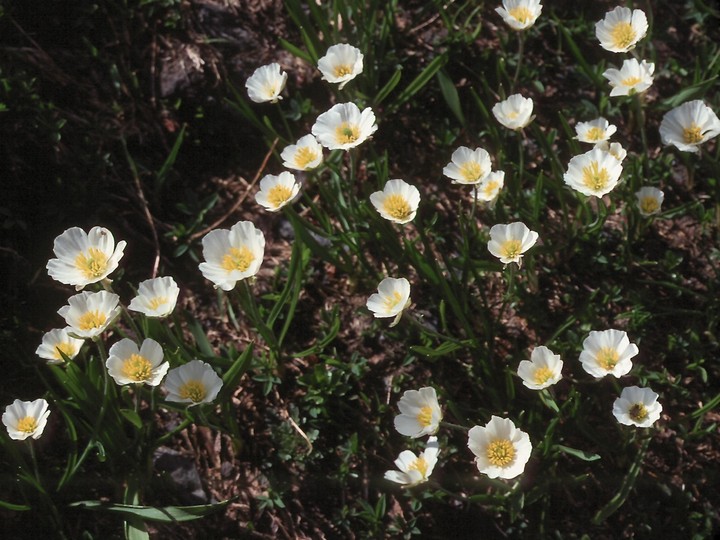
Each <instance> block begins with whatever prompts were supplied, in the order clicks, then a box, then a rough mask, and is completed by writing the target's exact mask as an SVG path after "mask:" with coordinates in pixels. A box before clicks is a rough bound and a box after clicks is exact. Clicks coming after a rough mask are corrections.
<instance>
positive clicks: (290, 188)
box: [255, 171, 300, 212]
mask: <svg viewBox="0 0 720 540" xmlns="http://www.w3.org/2000/svg"><path fill="white" fill-rule="evenodd" d="M299 193H300V184H298V183H297V180H295V176H294V175H293V174H292V173H289V172H287V171H284V172H281V173H280V174H278V175H277V176H275V175H274V174H267V175H265V176H264V177H263V179H262V180H260V191H258V192H257V194H256V195H255V201H256V202H257V203H258V204H259V205H260V206H262V207H263V208H265V209H266V210H269V211H270V212H277V211H278V210H280V209H281V208H282V207H283V206H285V205H286V204H288V203H291V202H292V201H293V200H294V199H295V198H296V197H297V196H298V194H299Z"/></svg>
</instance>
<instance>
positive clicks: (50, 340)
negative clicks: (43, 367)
mask: <svg viewBox="0 0 720 540" xmlns="http://www.w3.org/2000/svg"><path fill="white" fill-rule="evenodd" d="M83 343H85V341H84V340H82V339H77V338H74V337H72V336H71V335H70V334H69V333H68V329H67V328H61V329H58V328H56V329H55V330H50V331H49V332H46V333H45V334H44V335H43V338H42V343H41V344H40V346H39V347H38V348H37V350H36V351H35V354H37V355H38V356H39V357H40V358H44V359H45V360H47V361H48V364H62V363H63V362H65V358H63V355H65V356H66V357H67V358H69V359H70V360H72V359H73V358H75V357H76V356H77V354H78V353H79V352H80V347H82V344H83Z"/></svg>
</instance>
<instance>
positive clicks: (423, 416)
mask: <svg viewBox="0 0 720 540" xmlns="http://www.w3.org/2000/svg"><path fill="white" fill-rule="evenodd" d="M417 421H418V424H420V425H421V426H422V427H424V428H426V427H428V426H429V425H430V423H431V422H432V407H430V406H429V405H425V406H424V407H423V408H422V409H420V412H419V413H418V414H417Z"/></svg>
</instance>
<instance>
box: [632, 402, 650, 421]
mask: <svg viewBox="0 0 720 540" xmlns="http://www.w3.org/2000/svg"><path fill="white" fill-rule="evenodd" d="M628 415H629V416H630V418H632V419H633V420H635V421H636V422H642V421H643V420H645V419H646V418H647V417H648V410H647V407H645V405H643V404H642V403H635V404H633V406H632V407H630V410H629V411H628Z"/></svg>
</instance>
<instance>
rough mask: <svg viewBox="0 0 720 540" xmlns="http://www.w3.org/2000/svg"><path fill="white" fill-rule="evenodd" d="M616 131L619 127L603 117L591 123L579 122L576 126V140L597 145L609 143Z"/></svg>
mask: <svg viewBox="0 0 720 540" xmlns="http://www.w3.org/2000/svg"><path fill="white" fill-rule="evenodd" d="M616 131H617V127H616V126H614V125H612V124H611V123H610V122H608V121H607V120H606V119H605V118H603V117H602V116H601V117H600V118H596V119H595V120H591V121H590V122H578V123H577V124H576V125H575V132H576V133H577V136H576V137H575V138H576V139H577V140H578V141H580V142H585V143H593V144H595V143H599V142H602V141H607V140H608V139H609V138H610V137H612V135H613V134H614V133H615V132H616Z"/></svg>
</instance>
